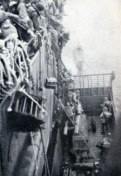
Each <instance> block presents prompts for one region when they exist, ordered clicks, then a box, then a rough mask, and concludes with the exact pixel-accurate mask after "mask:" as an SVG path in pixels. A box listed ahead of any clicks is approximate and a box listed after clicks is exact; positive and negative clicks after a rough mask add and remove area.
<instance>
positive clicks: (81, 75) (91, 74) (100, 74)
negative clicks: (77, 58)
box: [73, 73, 111, 77]
mask: <svg viewBox="0 0 121 176" xmlns="http://www.w3.org/2000/svg"><path fill="white" fill-rule="evenodd" d="M97 75H98V76H99V75H111V73H103V74H88V75H73V77H85V76H97Z"/></svg>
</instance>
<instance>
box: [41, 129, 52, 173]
mask: <svg viewBox="0 0 121 176" xmlns="http://www.w3.org/2000/svg"><path fill="white" fill-rule="evenodd" d="M40 134H41V139H42V147H43V154H44V160H45V169H47V173H48V176H51V174H50V170H49V165H48V159H47V155H46V150H45V145H44V139H43V133H42V129H41V127H40ZM45 172H46V170H45ZM45 174H46V173H45ZM45 176H46V175H45Z"/></svg>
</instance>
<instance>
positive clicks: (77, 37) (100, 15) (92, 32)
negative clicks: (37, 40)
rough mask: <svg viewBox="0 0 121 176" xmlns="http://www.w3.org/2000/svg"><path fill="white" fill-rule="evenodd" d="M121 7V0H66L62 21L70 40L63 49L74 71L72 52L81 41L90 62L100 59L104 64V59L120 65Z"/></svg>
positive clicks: (65, 59) (64, 55) (64, 58)
mask: <svg viewBox="0 0 121 176" xmlns="http://www.w3.org/2000/svg"><path fill="white" fill-rule="evenodd" d="M120 9H121V1H120V0H67V2H66V5H65V13H66V14H67V16H65V17H64V19H63V24H64V26H65V28H66V30H68V31H70V41H69V42H68V44H67V45H66V47H65V48H64V50H63V60H64V63H65V64H66V66H67V67H68V68H69V69H72V72H73V73H76V71H77V69H76V66H75V62H74V54H73V53H74V48H76V47H77V46H78V45H81V47H82V48H83V51H84V59H85V61H86V62H88V63H90V64H91V65H92V63H93V62H95V63H96V62H98V63H100V62H101V61H102V63H100V64H102V65H103V63H105V61H106V62H107V64H108V63H109V64H110V62H112V63H114V62H115V61H116V62H117V64H116V65H118V66H119V65H121V62H120V60H121V59H120V57H121V48H120V47H121V12H120ZM100 60H101V61H100ZM114 65H115V64H114ZM94 67H95V66H94ZM106 67H107V65H106ZM115 67H116V66H115ZM93 69H95V68H93ZM110 69H112V66H111V68H110ZM110 69H109V70H110ZM118 69H119V67H118Z"/></svg>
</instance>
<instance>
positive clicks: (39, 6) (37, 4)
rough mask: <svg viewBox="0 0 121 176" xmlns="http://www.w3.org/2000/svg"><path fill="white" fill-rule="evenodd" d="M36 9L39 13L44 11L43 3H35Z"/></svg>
mask: <svg viewBox="0 0 121 176" xmlns="http://www.w3.org/2000/svg"><path fill="white" fill-rule="evenodd" d="M36 8H37V9H38V10H39V11H42V10H45V7H44V5H43V3H41V2H38V3H36Z"/></svg>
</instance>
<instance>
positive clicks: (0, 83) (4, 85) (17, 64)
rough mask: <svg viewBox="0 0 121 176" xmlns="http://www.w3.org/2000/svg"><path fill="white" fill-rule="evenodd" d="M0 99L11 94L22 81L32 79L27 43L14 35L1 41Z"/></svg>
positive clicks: (25, 81)
mask: <svg viewBox="0 0 121 176" xmlns="http://www.w3.org/2000/svg"><path fill="white" fill-rule="evenodd" d="M0 42H1V43H0V100H2V99H4V98H5V97H6V96H7V95H11V94H12V93H13V92H14V91H15V90H16V89H17V87H18V86H19V85H20V84H21V83H28V82H29V81H30V80H32V79H31V78H32V76H31V71H30V61H29V57H28V54H27V52H26V49H25V45H23V43H22V42H20V41H19V40H18V39H17V38H16V37H15V36H14V35H9V36H8V37H7V38H6V39H5V40H1V41H0Z"/></svg>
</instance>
